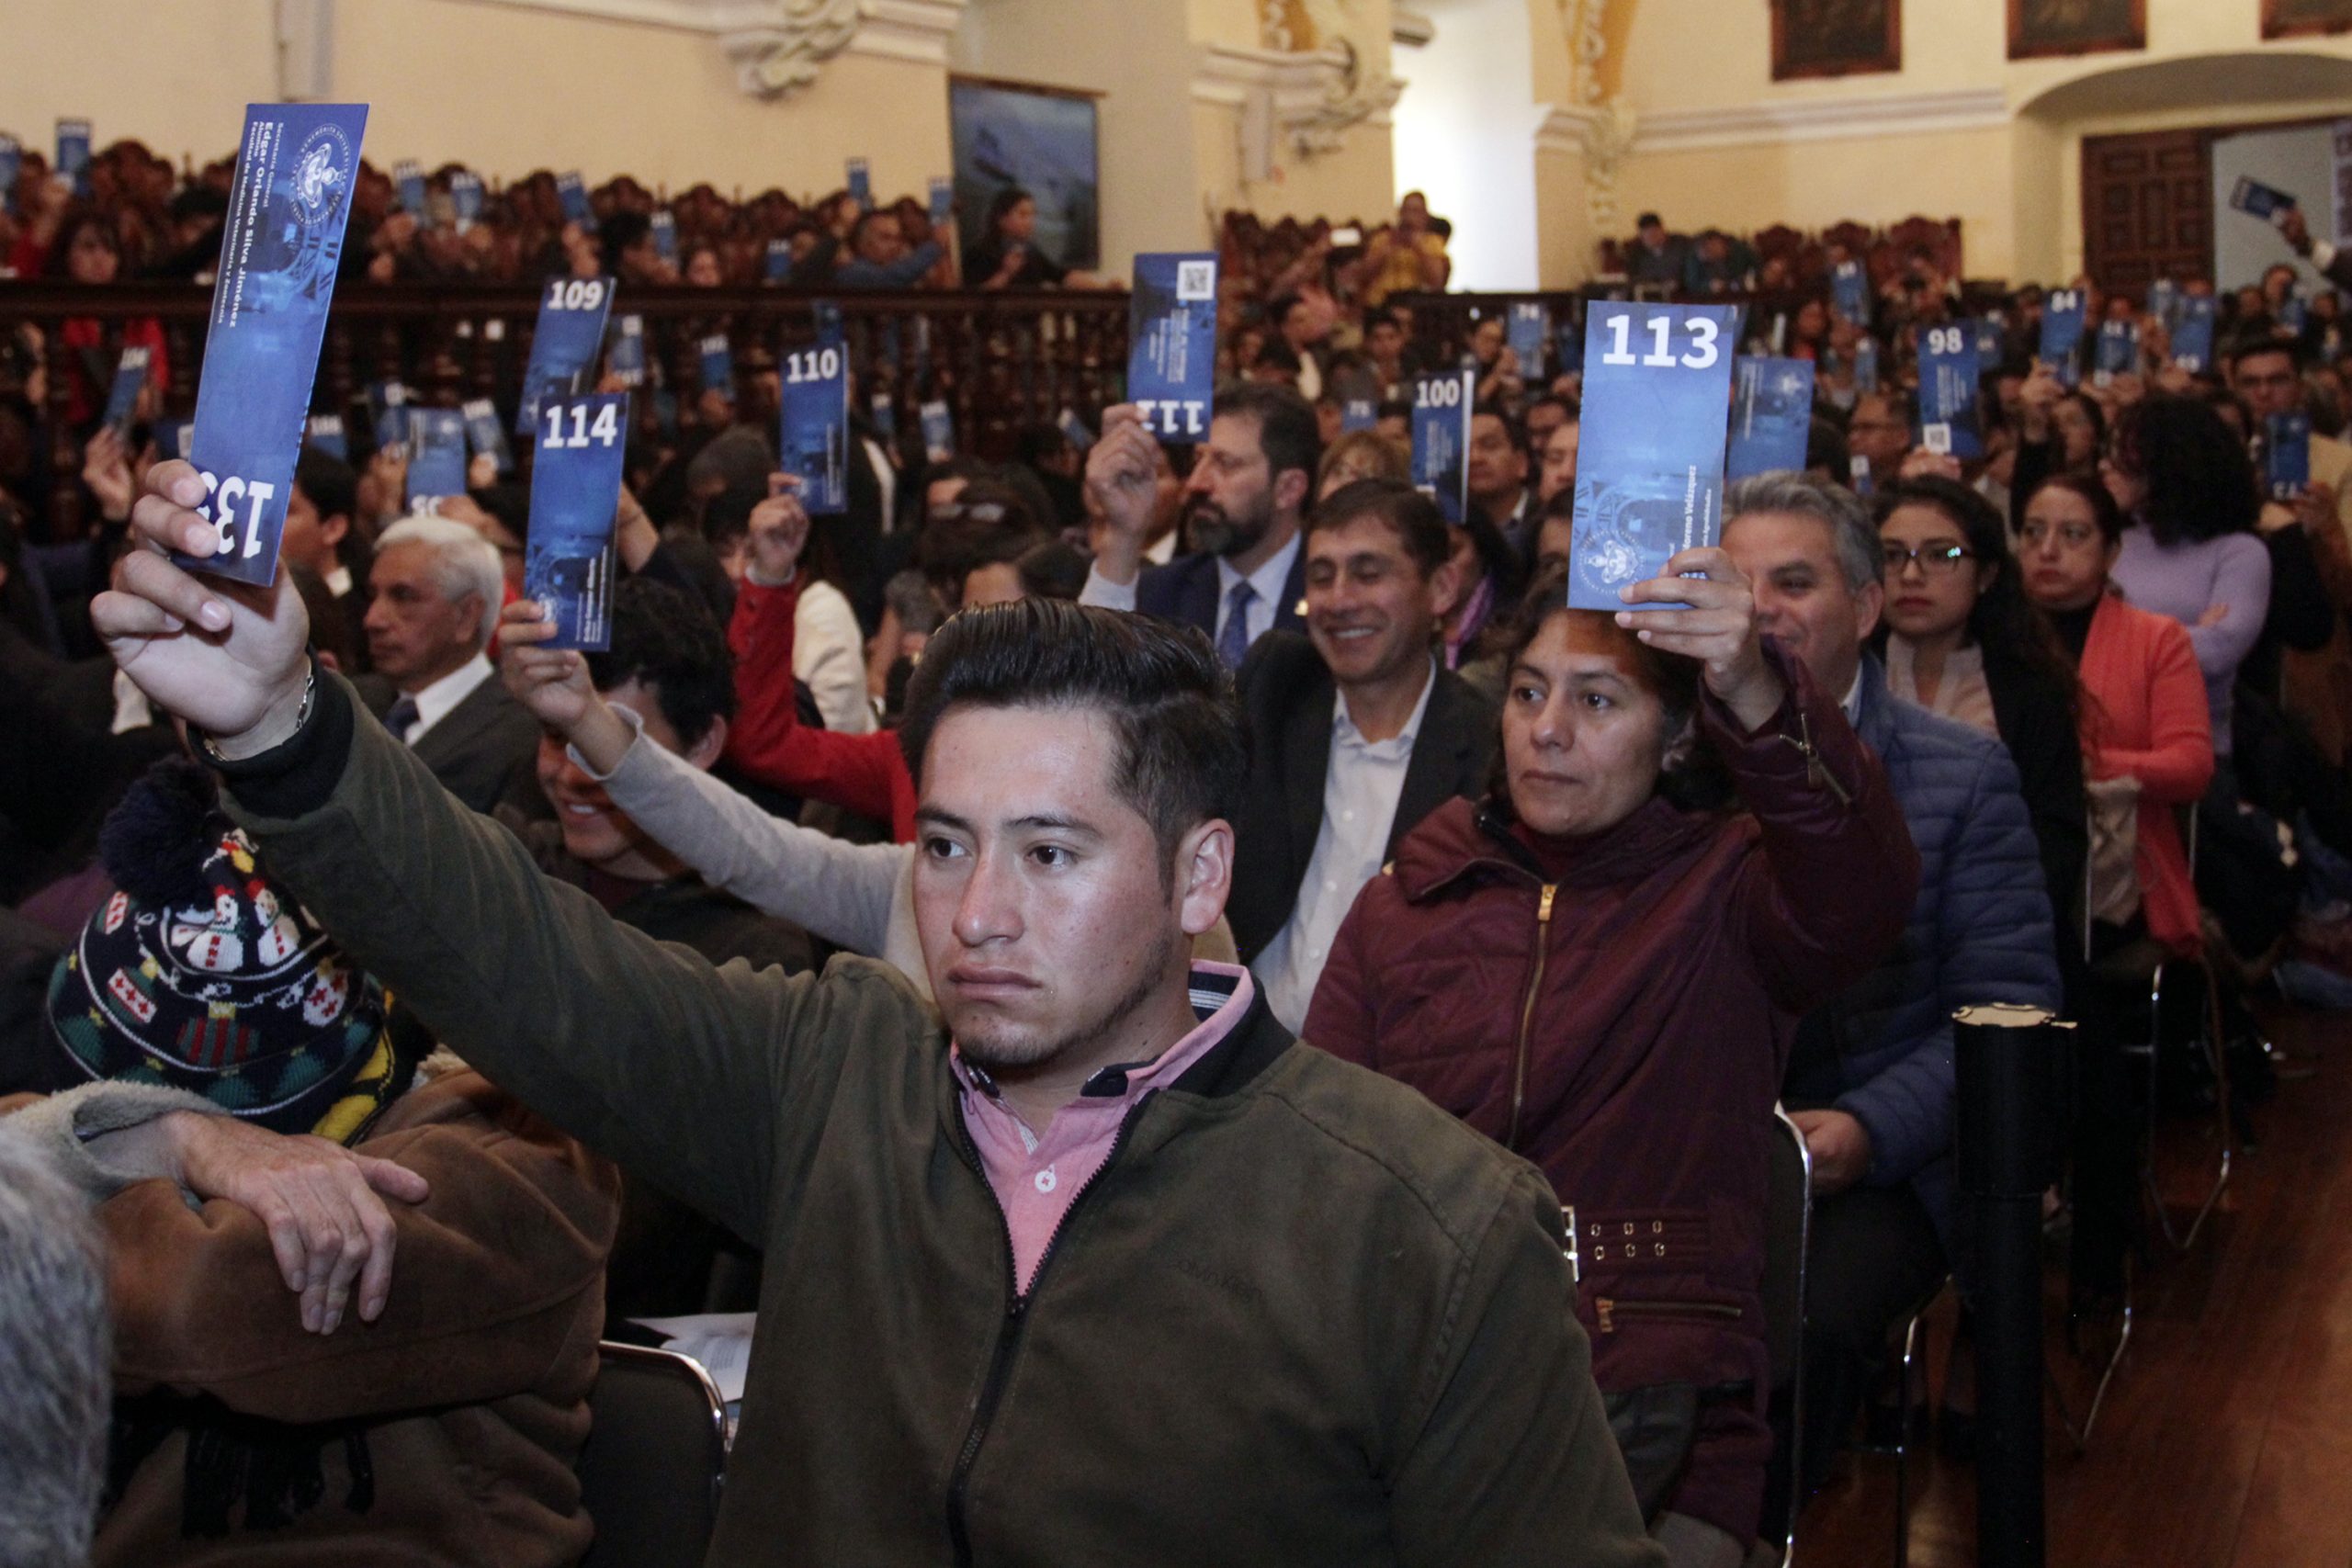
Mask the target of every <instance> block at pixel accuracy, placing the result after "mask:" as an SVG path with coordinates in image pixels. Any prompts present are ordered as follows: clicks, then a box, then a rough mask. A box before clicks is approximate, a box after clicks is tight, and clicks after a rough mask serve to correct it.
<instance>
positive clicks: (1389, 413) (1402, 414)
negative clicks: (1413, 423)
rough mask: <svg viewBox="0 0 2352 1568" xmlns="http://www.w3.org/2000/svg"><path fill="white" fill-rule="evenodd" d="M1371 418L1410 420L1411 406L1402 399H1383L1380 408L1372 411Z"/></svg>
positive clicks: (1411, 414) (1411, 415)
mask: <svg viewBox="0 0 2352 1568" xmlns="http://www.w3.org/2000/svg"><path fill="white" fill-rule="evenodd" d="M1372 416H1373V418H1374V419H1376V420H1380V419H1410V418H1412V417H1413V405H1412V404H1411V403H1408V402H1407V401H1406V400H1404V399H1402V398H1387V399H1384V400H1382V401H1381V404H1380V406H1379V407H1378V408H1376V409H1374V410H1373V411H1372Z"/></svg>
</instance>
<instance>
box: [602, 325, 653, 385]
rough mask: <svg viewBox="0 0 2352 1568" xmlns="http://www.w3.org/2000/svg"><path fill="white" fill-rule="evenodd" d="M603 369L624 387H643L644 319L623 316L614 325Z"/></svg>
mask: <svg viewBox="0 0 2352 1568" xmlns="http://www.w3.org/2000/svg"><path fill="white" fill-rule="evenodd" d="M605 369H606V370H607V371H609V372H610V373H611V374H612V377H613V378H614V379H615V380H616V381H618V382H619V383H620V384H621V385H622V386H624V387H642V386H643V385H645V318H644V317H643V316H623V317H621V318H620V320H619V321H618V322H617V323H616V325H615V327H614V329H613V334H612V347H611V348H609V349H608V350H606V351H605Z"/></svg>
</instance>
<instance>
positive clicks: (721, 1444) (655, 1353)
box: [582, 1339, 729, 1568]
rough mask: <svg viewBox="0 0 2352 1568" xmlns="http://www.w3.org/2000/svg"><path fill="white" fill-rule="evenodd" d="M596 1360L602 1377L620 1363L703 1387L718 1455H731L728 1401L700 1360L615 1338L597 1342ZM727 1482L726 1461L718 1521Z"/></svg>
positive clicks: (713, 1481) (715, 1478)
mask: <svg viewBox="0 0 2352 1568" xmlns="http://www.w3.org/2000/svg"><path fill="white" fill-rule="evenodd" d="M596 1359H597V1363H598V1374H599V1375H600V1376H601V1375H602V1373H603V1369H604V1368H605V1366H607V1365H610V1364H613V1363H616V1362H618V1363H624V1364H633V1365H636V1366H639V1367H643V1368H648V1369H658V1370H659V1371H662V1373H663V1374H664V1375H666V1376H670V1377H676V1378H683V1379H687V1380H690V1381H692V1382H695V1383H697V1384H699V1385H700V1388H701V1391H702V1393H703V1395H704V1397H705V1398H706V1399H707V1400H708V1402H709V1404H710V1422H711V1435H712V1437H713V1438H714V1439H715V1440H716V1442H717V1445H718V1452H719V1453H720V1454H721V1455H722V1456H723V1455H724V1454H725V1453H726V1452H727V1450H728V1448H729V1441H728V1438H729V1433H728V1430H727V1402H726V1400H725V1399H724V1398H723V1397H722V1396H721V1395H720V1393H719V1392H718V1383H717V1382H713V1381H712V1379H711V1375H710V1372H709V1370H708V1369H707V1368H706V1367H704V1365H703V1364H702V1363H701V1362H700V1361H697V1360H695V1359H694V1358H693V1357H691V1356H684V1355H681V1354H679V1353H678V1352H677V1351H675V1350H657V1349H654V1348H650V1347H648V1346H643V1345H625V1344H623V1343H621V1342H620V1341H618V1340H614V1339H601V1340H598V1341H597V1343H596ZM590 1403H591V1408H592V1409H593V1407H594V1395H593V1394H592V1395H591V1401H590ZM594 1439H595V1435H594V1430H593V1428H592V1430H591V1432H590V1435H589V1440H590V1441H591V1442H593V1441H594ZM726 1483H727V1472H726V1465H725V1463H724V1461H723V1459H722V1462H721V1463H720V1465H719V1467H718V1470H717V1471H716V1472H714V1473H713V1474H712V1476H711V1478H710V1498H709V1504H710V1511H711V1517H713V1519H714V1520H715V1519H716V1518H717V1517H718V1504H719V1497H720V1494H721V1493H722V1492H723V1491H724V1490H725V1487H726ZM582 1501H583V1503H584V1502H585V1501H586V1499H585V1498H583V1499H582ZM702 1544H703V1545H704V1546H707V1544H708V1542H707V1541H706V1542H704V1543H702ZM700 1558H701V1550H700V1548H697V1549H696V1550H695V1551H694V1552H693V1554H692V1560H694V1561H699V1560H700ZM596 1561H597V1558H596V1548H595V1545H594V1544H592V1545H591V1546H590V1547H589V1550H588V1557H587V1559H586V1562H587V1564H588V1565H589V1568H594V1563H595V1562H596Z"/></svg>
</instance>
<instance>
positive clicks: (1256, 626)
mask: <svg viewBox="0 0 2352 1568" xmlns="http://www.w3.org/2000/svg"><path fill="white" fill-rule="evenodd" d="M1299 547H1300V536H1298V535H1296V534H1293V535H1292V536H1290V540H1289V542H1288V543H1287V544H1285V545H1283V547H1282V548H1281V549H1278V550H1276V551H1275V552H1274V553H1273V554H1272V555H1271V556H1269V557H1268V558H1266V559H1265V561H1264V563H1263V564H1261V566H1260V567H1259V568H1258V570H1255V571H1253V572H1251V573H1250V588H1251V590H1252V591H1253V592H1255V593H1256V595H1257V596H1256V597H1255V598H1253V599H1251V600H1250V609H1249V614H1248V615H1247V617H1246V618H1245V619H1244V621H1243V623H1242V624H1243V625H1244V626H1247V627H1248V628H1249V631H1250V641H1251V642H1256V641H1257V640H1258V639H1259V638H1260V637H1263V636H1265V635H1266V633H1267V632H1269V631H1271V630H1272V629H1273V625H1274V616H1275V615H1277V614H1279V613H1280V611H1281V608H1282V599H1283V589H1285V588H1287V587H1288V586H1289V585H1290V567H1291V562H1293V561H1295V560H1296V559H1297V558H1298V552H1299ZM1241 580H1242V579H1241V573H1239V572H1238V571H1236V570H1234V568H1233V563H1232V562H1231V561H1229V560H1227V559H1225V558H1222V557H1219V558H1218V559H1217V563H1216V625H1215V626H1211V627H1210V628H1209V642H1210V643H1211V645H1212V646H1214V645H1215V644H1216V642H1217V640H1218V639H1219V638H1220V637H1223V636H1224V635H1225V619H1226V615H1227V611H1228V610H1229V609H1230V607H1231V605H1232V603H1233V585H1234V584H1235V583H1237V582H1239V581H1241ZM1140 581H1143V578H1142V576H1141V574H1137V576H1136V582H1140ZM1078 602H1079V603H1080V604H1094V605H1099V606H1100V607H1102V608H1103V609H1105V610H1133V609H1134V608H1135V607H1136V583H1135V582H1114V581H1111V580H1110V579H1109V578H1107V577H1105V576H1103V570H1102V569H1101V568H1100V567H1089V568H1088V569H1087V572H1086V587H1085V589H1084V590H1083V591H1082V592H1080V594H1079V596H1078Z"/></svg>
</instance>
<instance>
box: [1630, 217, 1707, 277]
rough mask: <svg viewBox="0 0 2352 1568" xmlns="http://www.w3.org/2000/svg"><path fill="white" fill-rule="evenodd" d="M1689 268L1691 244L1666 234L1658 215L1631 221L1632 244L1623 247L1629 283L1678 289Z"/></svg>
mask: <svg viewBox="0 0 2352 1568" xmlns="http://www.w3.org/2000/svg"><path fill="white" fill-rule="evenodd" d="M1690 265H1691V242H1690V241H1689V240H1686V239H1684V238H1683V237H1682V236H1681V235H1679V234H1669V233H1668V232H1667V231H1666V224H1665V223H1664V221H1662V220H1660V219H1659V217H1658V215H1657V213H1655V212H1645V213H1643V214H1642V215H1641V216H1640V217H1639V218H1637V219H1635V220H1634V243H1632V244H1631V245H1628V246H1627V247H1625V276H1626V277H1627V278H1628V279H1629V280H1630V281H1632V282H1634V283H1663V284H1666V285H1668V287H1670V288H1681V287H1682V278H1683V275H1684V274H1685V273H1686V272H1688V271H1689V270H1690Z"/></svg>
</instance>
